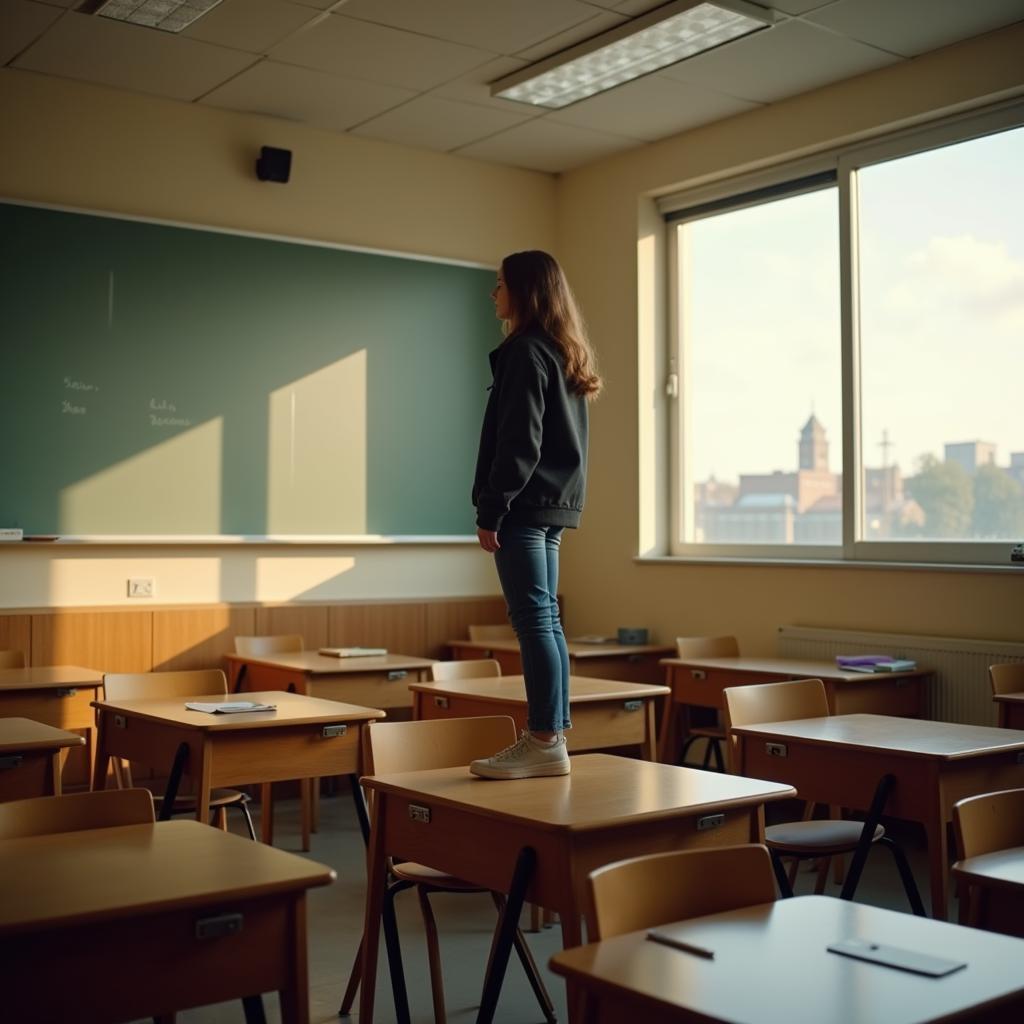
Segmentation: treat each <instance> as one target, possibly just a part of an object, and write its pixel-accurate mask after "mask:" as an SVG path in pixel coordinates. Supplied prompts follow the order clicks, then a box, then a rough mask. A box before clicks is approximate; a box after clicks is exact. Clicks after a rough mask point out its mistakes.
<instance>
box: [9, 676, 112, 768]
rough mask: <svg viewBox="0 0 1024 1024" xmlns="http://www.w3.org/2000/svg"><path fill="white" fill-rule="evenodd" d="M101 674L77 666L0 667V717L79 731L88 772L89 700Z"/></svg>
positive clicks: (91, 753) (98, 689) (92, 741)
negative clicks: (82, 739)
mask: <svg viewBox="0 0 1024 1024" xmlns="http://www.w3.org/2000/svg"><path fill="white" fill-rule="evenodd" d="M102 688H103V673H102V672H97V671H95V670H94V669H91V668H80V667H79V666H78V665H54V666H39V667H36V668H4V669H0V717H12V718H31V719H32V721H34V722H42V723H43V725H52V726H53V727H54V728H55V729H74V730H79V729H81V730H83V731H84V733H85V747H86V758H87V759H88V768H89V771H90V772H91V771H92V765H93V762H94V760H95V757H96V716H95V715H94V713H93V710H92V706H91V705H92V702H93V701H95V700H97V699H98V698H99V697H100V695H101V693H102Z"/></svg>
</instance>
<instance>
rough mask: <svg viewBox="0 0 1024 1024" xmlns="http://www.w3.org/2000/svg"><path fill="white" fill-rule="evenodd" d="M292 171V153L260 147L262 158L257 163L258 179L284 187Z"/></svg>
mask: <svg viewBox="0 0 1024 1024" xmlns="http://www.w3.org/2000/svg"><path fill="white" fill-rule="evenodd" d="M291 171H292V151H291V150H290V149H275V148H274V147H273V146H262V147H260V158H259V160H257V161H256V177H257V178H259V179H260V181H277V182H280V183H281V184H282V185H283V184H284V183H285V182H286V181H287V180H288V175H289V174H291Z"/></svg>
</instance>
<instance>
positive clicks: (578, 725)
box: [409, 676, 669, 761]
mask: <svg viewBox="0 0 1024 1024" xmlns="http://www.w3.org/2000/svg"><path fill="white" fill-rule="evenodd" d="M409 689H410V690H412V698H413V706H412V717H413V718H470V717H473V716H477V715H509V716H511V717H512V718H513V719H515V723H516V727H517V728H518V729H525V728H526V686H525V684H524V682H523V677H522V676H500V677H498V678H494V677H491V678H488V679H452V680H447V681H445V682H438V683H411V684H410V686H409ZM668 692H669V691H668V688H667V687H665V686H651V685H648V684H646V683H617V682H613V681H612V680H609V679H588V678H586V677H584V676H571V677H570V679H569V704H570V706H571V709H572V728H571V729H570V730H569V731H568V732H566V734H565V739H566V742H567V743H568V746H569V750H570V751H572V752H573V753H582V752H583V751H586V750H605V749H608V748H609V747H624V746H636V745H639V746H640V748H641V751H642V754H643V757H645V758H646V759H647V760H648V761H653V760H654V758H655V730H654V702H655V700H657V699H659V698H662V697H664V696H665V695H666V694H667V693H668Z"/></svg>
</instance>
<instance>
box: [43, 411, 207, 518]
mask: <svg viewBox="0 0 1024 1024" xmlns="http://www.w3.org/2000/svg"><path fill="white" fill-rule="evenodd" d="M223 435H224V424H223V420H222V418H221V417H217V418H216V419H212V420H208V421H207V422H206V423H203V424H200V425H199V426H197V427H194V428H192V429H191V430H186V431H184V432H183V433H180V434H176V435H175V436H174V437H171V438H169V439H168V440H166V441H161V442H160V443H159V444H155V445H153V447H151V448H147V449H145V450H144V451H141V452H139V453H138V454H136V455H131V456H129V457H128V458H127V459H123V460H122V461H120V462H118V463H115V464H114V465H112V466H107V467H106V468H105V469H101V470H100V471H99V472H97V473H94V474H93V475H92V476H89V477H86V478H85V479H83V480H79V481H77V482H76V483H73V484H70V485H69V486H67V487H65V488H64V489H63V490H62V491H61V493H60V524H61V529H62V530H67V532H69V533H71V532H73V533H75V534H132V533H145V534H165V533H166V534H190V533H191V534H211V533H219V532H220V511H221V462H222V451H223ZM186 480H187V481H188V485H187V486H185V485H184V484H183V481H186ZM71 524H74V525H73V526H72V525H71ZM140 524H144V528H140Z"/></svg>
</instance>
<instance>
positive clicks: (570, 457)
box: [470, 251, 601, 779]
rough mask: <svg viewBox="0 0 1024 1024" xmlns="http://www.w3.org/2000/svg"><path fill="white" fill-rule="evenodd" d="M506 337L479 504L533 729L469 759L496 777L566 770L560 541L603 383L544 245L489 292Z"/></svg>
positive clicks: (520, 256) (578, 500)
mask: <svg viewBox="0 0 1024 1024" xmlns="http://www.w3.org/2000/svg"><path fill="white" fill-rule="evenodd" d="M491 298H492V299H493V300H494V312H495V315H496V316H497V317H498V318H499V319H500V320H503V321H504V322H505V340H504V341H503V342H502V343H501V345H499V346H498V348H496V349H495V350H494V351H493V352H492V353H491V355H490V360H491V370H492V372H493V374H494V383H493V384H492V385H491V389H490V397H489V398H488V401H487V410H486V412H485V413H484V422H483V428H482V430H481V433H480V453H479V455H478V457H477V466H476V479H475V481H474V484H473V504H474V505H475V506H476V510H477V516H476V524H477V531H476V532H477V537H478V538H479V540H480V546H481V547H482V548H483V549H484V550H485V551H488V552H491V553H493V554H494V562H495V566H496V567H497V570H498V578H499V580H500V581H501V589H502V592H503V593H504V595H505V601H506V602H507V604H508V613H509V619H510V620H511V622H512V626H513V628H514V629H515V631H516V636H517V637H518V639H519V650H520V652H521V655H522V662H523V675H524V677H525V679H526V699H527V704H528V708H529V710H528V716H527V729H526V730H525V731H524V732H523V734H522V735H521V736H520V737H519V740H518V741H517V742H516V743H514V744H513V745H512V746H511V747H507V748H506V749H505V750H502V751H499V752H498V753H496V754H495V755H494V756H493V757H486V758H481V759H480V760H478V761H474V762H473V763H472V764H471V765H470V771H471V772H473V774H475V775H480V776H483V777H484V778H488V779H525V778H533V777H536V776H542V775H567V774H568V773H569V758H568V755H567V754H566V748H565V736H564V735H563V733H564V730H566V729H568V728H569V727H570V722H569V652H568V649H567V648H566V645H565V634H564V633H563V632H562V624H561V622H560V621H559V615H558V600H557V590H558V546H559V543H560V542H561V539H562V531H563V529H564V528H565V527H570V528H573V527H576V526H577V525H578V524H579V521H580V513H581V512H582V510H583V495H584V490H585V486H586V473H587V401H588V399H591V398H594V397H595V396H596V395H597V393H598V392H599V391H600V389H601V378H600V377H599V376H598V375H597V372H596V367H595V365H594V354H593V351H592V350H591V348H590V343H589V342H588V340H587V336H586V332H585V330H584V327H583V322H582V318H581V317H580V314H579V310H578V309H577V307H576V301H575V299H574V298H573V295H572V291H571V290H570V288H569V284H568V282H567V281H566V279H565V275H564V274H563V273H562V268H561V267H560V266H559V265H558V264H557V263H556V262H555V260H554V259H553V258H552V257H551V256H549V255H548V254H547V253H545V252H537V251H532V252H517V253H513V254H512V255H511V256H506V257H505V259H504V260H503V261H502V264H501V269H500V270H499V271H498V282H497V284H496V286H495V288H494V291H492V292H491Z"/></svg>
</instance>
